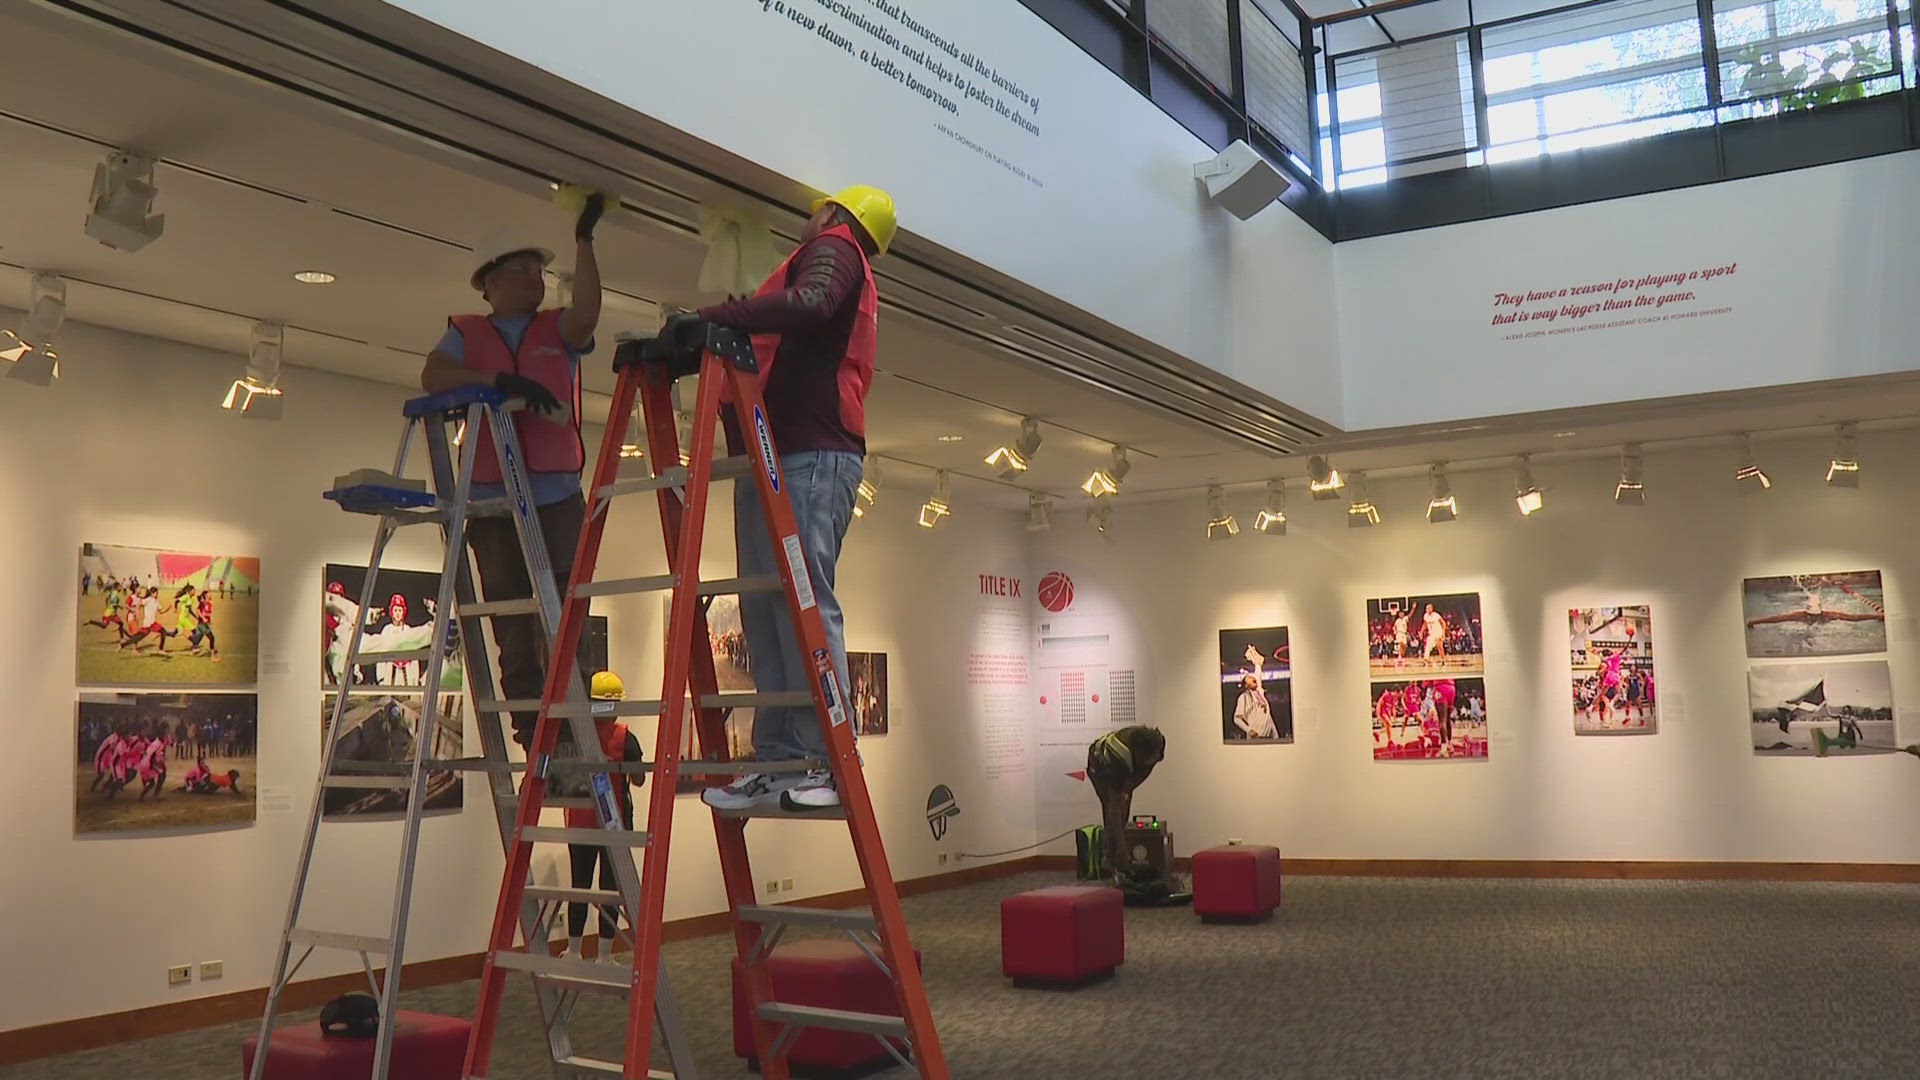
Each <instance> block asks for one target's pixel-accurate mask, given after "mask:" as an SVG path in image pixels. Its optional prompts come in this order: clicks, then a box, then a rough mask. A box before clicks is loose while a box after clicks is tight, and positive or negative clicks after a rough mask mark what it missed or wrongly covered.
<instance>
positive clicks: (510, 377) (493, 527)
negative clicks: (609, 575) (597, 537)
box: [420, 192, 605, 746]
mask: <svg viewBox="0 0 1920 1080" xmlns="http://www.w3.org/2000/svg"><path fill="white" fill-rule="evenodd" d="M604 209H605V200H604V197H603V196H601V195H600V194H599V193H597V192H596V193H594V194H593V195H591V196H589V197H588V198H587V200H586V205H585V207H584V209H582V211H581V213H580V217H579V220H578V221H577V222H576V224H575V226H574V240H575V243H574V262H573V303H572V304H571V305H570V306H568V307H564V308H545V309H543V308H541V306H540V305H541V303H542V302H543V301H544V300H545V299H546V294H547V287H546V281H545V279H544V276H543V271H544V270H545V269H546V266H547V264H548V263H550V262H552V261H553V252H551V251H549V250H547V249H546V248H544V247H541V246H539V245H538V244H535V243H532V242H531V241H530V240H529V239H528V237H527V236H526V235H524V234H521V233H499V234H496V235H495V236H493V237H490V238H489V239H487V240H486V241H485V242H483V243H482V244H481V246H480V247H479V248H478V249H477V250H475V251H474V253H473V267H474V269H473V274H472V276H471V277H470V278H468V283H469V284H471V285H472V286H473V287H474V288H475V289H476V290H478V291H479V293H480V295H481V296H482V297H483V298H484V299H485V300H486V302H487V306H488V307H489V308H490V309H491V310H490V311H489V312H488V313H487V314H485V315H455V316H453V317H452V318H450V319H448V320H447V324H448V325H447V332H446V333H445V334H444V335H443V336H442V337H441V338H440V343H439V344H438V345H435V346H434V348H433V351H432V352H430V353H428V354H427V363H426V366H425V367H424V368H423V369H422V370H421V372H420V387H421V389H423V390H425V391H426V392H427V393H429V394H441V393H446V392H447V391H450V390H454V389H457V388H459V387H462V386H476V385H477V386H492V387H493V388H495V389H497V390H499V391H500V392H501V393H503V394H506V395H507V396H508V397H509V398H515V399H518V400H520V401H522V402H525V404H526V408H525V409H522V410H520V411H518V412H515V413H514V414H513V426H514V430H515V432H516V433H517V434H518V435H519V438H520V445H521V450H522V453H523V454H524V455H525V460H526V464H527V469H528V471H529V474H530V477H529V478H530V481H531V486H532V492H531V494H532V497H533V502H534V504H535V506H536V507H537V508H538V514H539V518H540V533H541V535H542V536H543V537H545V539H546V545H547V558H548V559H549V560H550V561H551V562H552V564H553V576H554V582H555V585H556V587H557V588H558V589H559V590H560V591H561V592H562V593H563V594H564V593H565V592H566V588H567V579H568V578H570V577H571V576H572V574H573V553H574V547H575V545H576V544H577V543H578V541H579V538H580V525H581V522H582V520H583V519H584V517H585V515H586V500H585V498H584V497H583V496H582V494H581V490H580V470H581V468H582V467H583V466H584V465H585V464H586V445H585V444H584V443H583V442H582V441H581V439H580V358H581V357H582V356H584V355H585V354H587V353H590V352H592V351H593V331H594V327H595V326H596V325H597V324H598V323H599V321H600V268H599V264H598V263H597V262H595V260H594V255H593V228H594V225H595V224H597V223H598V222H599V220H600V214H601V212H602V211H603V210H604ZM479 438H480V445H479V447H478V456H477V457H476V458H475V461H474V467H473V493H472V497H473V498H474V499H494V498H501V497H504V496H505V495H506V488H505V485H504V484H503V483H502V477H501V473H500V459H499V457H498V456H497V454H496V452H495V450H494V446H493V433H492V432H490V431H487V430H485V429H482V430H481V431H480V433H479ZM467 544H468V546H469V547H471V548H472V550H473V566H474V569H475V571H477V572H478V573H479V575H480V587H481V588H482V590H484V591H485V593H486V596H487V599H489V600H519V599H525V598H527V597H530V596H532V595H533V585H532V583H531V582H530V581H529V579H528V577H527V568H526V561H525V557H524V556H523V555H522V553H521V550H520V542H519V539H518V538H517V536H516V534H515V532H514V527H513V520H512V519H511V518H509V517H505V516H488V517H476V518H473V519H471V520H470V521H468V522H467ZM493 634H494V641H495V643H496V644H497V645H498V646H499V649H500V691H501V697H503V698H509V699H512V698H518V699H522V700H528V699H538V698H539V697H540V696H541V692H542V691H543V690H544V689H545V683H546V662H545V654H546V635H545V634H544V633H542V632H541V629H540V619H539V617H538V616H537V615H506V616H501V617H499V618H497V619H495V620H494V622H493ZM578 662H579V664H580V674H581V676H582V677H583V678H584V677H586V675H587V674H588V673H589V672H590V671H591V667H590V665H589V664H588V663H587V660H586V652H585V642H584V641H583V642H582V648H581V652H580V655H579V658H578ZM538 718H539V714H538V713H537V712H517V713H514V714H513V732H514V734H513V737H514V741H516V742H518V743H519V744H520V745H522V746H526V745H527V744H528V743H529V742H531V741H532V737H533V726H534V723H535V721H536V720H538Z"/></svg>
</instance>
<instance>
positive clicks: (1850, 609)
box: [1740, 570, 1887, 657]
mask: <svg viewBox="0 0 1920 1080" xmlns="http://www.w3.org/2000/svg"><path fill="white" fill-rule="evenodd" d="M1740 599H1741V604H1740V606H1741V610H1742V613H1743V614H1745V616H1746V620H1747V655H1748V656H1753V657H1768V656H1846V655H1849V654H1853V653H1878V652H1886V651H1887V609H1886V607H1885V606H1884V605H1885V599H1884V598H1883V596H1882V595H1881V591H1880V571H1878V570H1849V571H1846V572H1844V573H1838V574H1789V575H1785V576H1782V577H1760V578H1748V579H1747V580H1746V583H1745V586H1744V588H1742V590H1741V597H1740Z"/></svg>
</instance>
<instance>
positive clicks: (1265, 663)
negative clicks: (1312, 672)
mask: <svg viewBox="0 0 1920 1080" xmlns="http://www.w3.org/2000/svg"><path fill="white" fill-rule="evenodd" d="M1220 740H1221V741H1222V742H1225V743H1230V744H1249V743H1290V742H1292V741H1293V661H1292V659H1291V657H1290V656H1289V655H1288V645H1287V628H1286V627H1284V626H1269V627H1263V628H1261V629H1257V630H1222V631H1220Z"/></svg>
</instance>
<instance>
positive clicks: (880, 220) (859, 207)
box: [813, 184, 900, 255]
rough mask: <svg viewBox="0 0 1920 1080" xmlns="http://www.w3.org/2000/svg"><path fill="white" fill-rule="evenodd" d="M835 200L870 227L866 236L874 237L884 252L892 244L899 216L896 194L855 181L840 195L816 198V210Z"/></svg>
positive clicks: (876, 243) (836, 203)
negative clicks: (896, 212)
mask: <svg viewBox="0 0 1920 1080" xmlns="http://www.w3.org/2000/svg"><path fill="white" fill-rule="evenodd" d="M828 203H832V204H833V205H835V206H838V207H840V208H841V209H843V210H845V211H846V212H847V213H849V214H852V215H853V220H855V221H857V222H859V223H860V227H861V228H863V229H865V230H867V236H869V237H871V238H872V240H873V246H874V247H875V248H876V249H878V251H879V253H880V254H882V255H885V254H886V253H887V249H888V248H889V247H892V246H893V233H894V230H895V229H897V228H899V226H900V219H899V218H898V217H897V216H896V215H895V214H894V210H893V196H891V195H889V194H887V193H886V192H884V191H881V190H880V189H879V188H877V187H868V186H867V185H865V184H855V185H853V186H852V187H850V188H847V189H845V190H844V191H841V192H840V193H839V194H837V195H828V196H825V197H824V198H819V199H815V200H813V210H814V212H815V213H819V211H820V208H821V207H823V206H825V205H827V204H828Z"/></svg>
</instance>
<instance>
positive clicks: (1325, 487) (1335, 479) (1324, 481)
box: [1307, 454, 1346, 500]
mask: <svg viewBox="0 0 1920 1080" xmlns="http://www.w3.org/2000/svg"><path fill="white" fill-rule="evenodd" d="M1345 486H1346V481H1345V480H1342V479H1341V478H1340V470H1339V469H1336V468H1334V467H1333V466H1332V465H1329V464H1327V459H1326V458H1324V457H1321V456H1320V455H1318V454H1315V455H1314V456H1312V457H1310V458H1308V459H1307V491H1309V492H1310V493H1312V495H1313V497H1314V498H1315V499H1316V500H1326V499H1337V498H1339V497H1340V489H1341V488H1342V487H1345Z"/></svg>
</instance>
